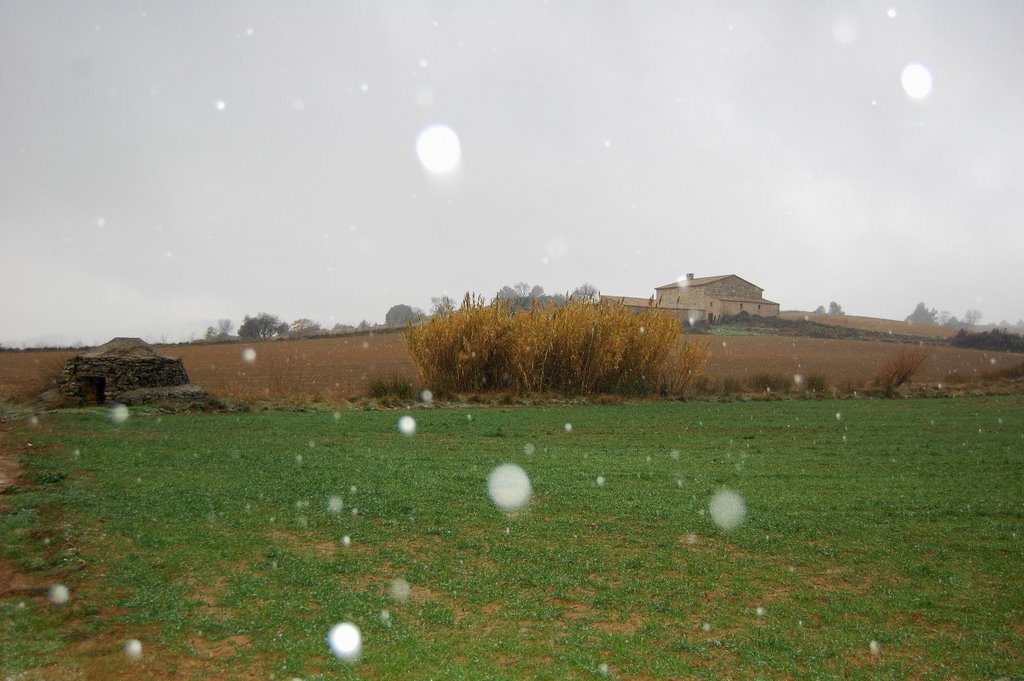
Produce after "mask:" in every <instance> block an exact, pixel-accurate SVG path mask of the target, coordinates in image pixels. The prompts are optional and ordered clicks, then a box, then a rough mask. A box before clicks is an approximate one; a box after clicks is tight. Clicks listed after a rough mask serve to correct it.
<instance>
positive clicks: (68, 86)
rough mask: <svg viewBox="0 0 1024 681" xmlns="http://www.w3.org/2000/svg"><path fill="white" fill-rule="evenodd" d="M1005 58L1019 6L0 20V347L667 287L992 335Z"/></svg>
mask: <svg viewBox="0 0 1024 681" xmlns="http://www.w3.org/2000/svg"><path fill="white" fill-rule="evenodd" d="M893 14H894V15H895V16H890V15H893ZM1022 32H1024V3H1017V2H978V3H965V2H934V1H929V2H913V3H906V2H895V1H894V2H892V3H886V2H860V3H857V2H852V3H828V2H813V3H808V2H774V3H762V2H750V3H719V2H705V3H681V2H680V3H674V2H673V3H669V2H665V3H659V2H644V3H640V2H629V3H618V4H611V3H593V2H558V1H553V2H550V3H542V2H507V3H478V2H473V3H470V2H454V3H429V4H428V3H407V2H396V3H376V2H366V3H342V2H303V3H284V2H280V3H273V2H233V3H227V2H222V3H208V2H160V3H158V2H95V1H82V2H31V3H30V2H16V1H13V0H0V144H2V147H0V149H2V156H0V290H2V291H3V295H2V297H0V342H2V343H4V344H9V345H17V344H21V343H26V342H27V343H33V342H38V341H40V340H45V341H48V342H56V341H63V342H70V341H75V340H81V341H85V342H102V341H105V340H107V339H108V338H109V337H111V336H115V335H140V336H143V337H146V338H149V339H160V338H161V336H163V337H166V338H167V339H168V340H178V339H182V338H187V337H188V336H189V334H192V333H194V334H196V335H202V332H203V331H204V329H205V328H206V326H208V325H210V324H213V323H214V322H215V320H216V319H218V318H221V317H229V318H232V319H233V320H235V322H236V324H237V323H238V322H239V321H240V320H241V318H242V316H243V315H245V314H255V313H257V312H262V311H266V312H270V313H272V314H277V315H279V316H280V317H282V318H283V319H285V320H287V321H291V320H294V319H297V318H300V317H309V318H312V319H314V320H317V321H320V322H321V323H323V324H324V325H325V326H332V325H333V324H334V323H335V322H345V323H358V322H359V321H360V320H361V319H368V320H370V321H383V318H384V313H385V312H386V311H387V309H388V308H389V307H390V306H391V305H393V304H395V303H407V304H409V305H413V306H417V307H423V308H429V305H430V298H431V296H438V295H441V294H442V293H445V292H447V293H448V294H450V295H452V296H453V297H455V298H461V296H462V294H463V293H464V292H466V291H475V292H480V293H484V294H486V295H493V294H494V293H495V292H496V291H497V289H498V288H500V287H501V286H503V285H506V284H513V283H515V282H517V281H521V280H525V281H528V282H529V283H531V284H540V285H542V286H544V287H545V288H546V289H547V290H548V291H549V292H557V291H563V292H564V291H566V290H569V289H572V288H574V287H575V286H577V285H578V284H580V283H582V282H584V281H589V282H592V283H594V284H595V285H597V286H598V287H599V288H600V289H601V290H602V292H604V293H609V294H618V295H636V296H647V295H650V294H652V293H653V289H654V287H655V286H658V285H661V284H664V283H666V282H668V281H672V280H673V279H675V278H677V277H679V276H680V275H682V274H684V273H686V272H695V273H696V274H697V276H708V275H713V274H727V273H735V274H738V275H740V276H741V277H744V278H746V279H748V280H750V281H753V282H754V283H756V284H758V285H759V286H762V287H764V288H765V295H766V296H767V297H768V298H770V299H772V300H775V301H778V302H779V303H781V305H782V307H783V309H813V308H814V307H816V306H818V305H821V304H827V303H828V302H829V301H831V300H836V301H838V302H840V303H841V304H842V305H843V307H844V308H845V309H846V311H847V312H849V313H851V314H866V315H872V316H885V317H893V318H899V319H902V318H903V317H905V316H906V315H907V314H909V313H910V312H911V311H912V310H913V308H914V306H915V305H916V303H917V302H918V301H922V300H923V301H925V302H927V303H928V304H929V306H934V307H937V308H939V309H940V310H949V311H950V312H952V313H953V314H954V315H957V316H962V315H963V313H964V311H965V310H966V309H967V308H977V309H980V310H981V311H982V312H983V314H984V319H985V320H986V321H993V322H996V321H999V320H1002V319H1007V320H1009V321H1011V322H1015V321H1016V320H1018V319H1020V318H1021V317H1024V302H1022V295H1021V294H1022V291H1024V286H1022V285H1021V277H1020V274H1019V270H1020V269H1021V265H1020V263H1021V254H1022V253H1024V192H1022V190H1021V186H1022V180H1024V134H1022V131H1024V124H1022V122H1021V121H1024V50H1022V49H1021V48H1020V42H1019V41H1020V35H1021V34H1022ZM911 63H920V64H922V65H924V66H926V67H927V68H928V69H929V71H930V72H931V74H932V76H933V83H934V85H933V89H932V91H931V93H930V95H929V96H928V97H926V98H924V99H921V100H913V99H911V98H910V97H909V96H908V95H907V93H906V92H905V91H904V89H903V87H902V86H901V82H900V75H901V72H902V71H903V69H904V67H906V66H907V65H908V64H911ZM219 104H220V105H219ZM434 123H444V124H446V125H449V126H450V127H451V128H452V129H453V130H454V131H455V132H456V133H457V134H458V136H459V140H460V142H461V149H462V157H461V163H460V166H459V167H458V169H457V170H456V171H454V172H453V173H451V174H449V175H444V176H433V175H431V173H429V172H427V171H426V170H425V169H424V167H423V166H422V165H421V164H420V162H419V160H418V159H417V156H416V151H415V142H416V137H417V135H418V134H419V132H420V131H421V130H422V129H424V128H425V127H426V126H428V125H431V124H434Z"/></svg>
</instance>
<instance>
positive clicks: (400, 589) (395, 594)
mask: <svg viewBox="0 0 1024 681" xmlns="http://www.w3.org/2000/svg"><path fill="white" fill-rule="evenodd" d="M388 593H389V594H390V595H391V600H393V601H395V602H396V603H404V602H405V601H407V600H409V596H410V595H412V586H411V585H410V584H409V582H407V581H405V580H404V579H393V580H391V587H390V588H389V589H388Z"/></svg>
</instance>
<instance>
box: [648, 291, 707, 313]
mask: <svg viewBox="0 0 1024 681" xmlns="http://www.w3.org/2000/svg"><path fill="white" fill-rule="evenodd" d="M658 305H660V306H663V307H680V306H684V307H699V308H703V309H705V310H706V309H707V307H708V304H707V295H706V293H705V290H704V287H703V286H693V287H690V286H679V287H677V288H674V289H673V288H667V289H660V290H658Z"/></svg>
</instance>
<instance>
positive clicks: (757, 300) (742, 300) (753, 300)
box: [717, 297, 778, 305]
mask: <svg viewBox="0 0 1024 681" xmlns="http://www.w3.org/2000/svg"><path fill="white" fill-rule="evenodd" d="M717 300H727V301H729V302H731V303H757V304H758V305H766V304H767V305H778V303H776V302H775V301H774V300H768V299H767V298H726V297H720V298H717Z"/></svg>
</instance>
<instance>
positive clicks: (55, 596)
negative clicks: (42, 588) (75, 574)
mask: <svg viewBox="0 0 1024 681" xmlns="http://www.w3.org/2000/svg"><path fill="white" fill-rule="evenodd" d="M47 598H49V599H50V602H51V603H53V604H54V605H64V604H65V603H67V602H68V599H69V598H71V592H70V591H68V588H67V587H66V586H64V585H63V584H54V585H53V586H51V587H50V589H49V591H47Z"/></svg>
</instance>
